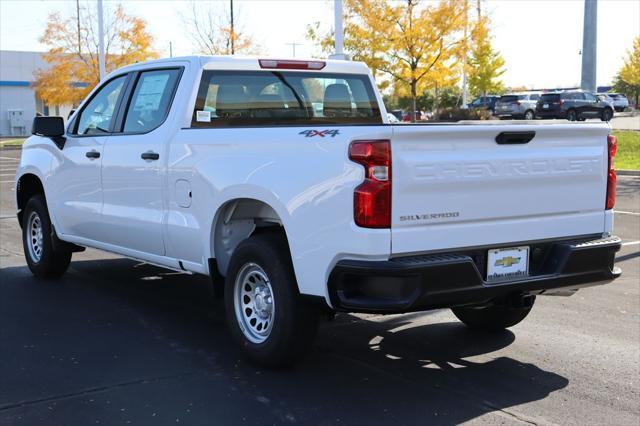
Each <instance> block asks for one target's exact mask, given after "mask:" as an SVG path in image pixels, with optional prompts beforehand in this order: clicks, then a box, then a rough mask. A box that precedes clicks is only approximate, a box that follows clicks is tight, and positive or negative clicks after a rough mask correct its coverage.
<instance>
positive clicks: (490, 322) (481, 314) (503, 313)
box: [451, 296, 536, 331]
mask: <svg viewBox="0 0 640 426" xmlns="http://www.w3.org/2000/svg"><path fill="white" fill-rule="evenodd" d="M535 300H536V297H535V296H514V297H510V298H504V299H496V300H494V301H493V304H491V305H489V306H481V307H475V306H462V307H458V308H451V311H452V312H453V314H454V315H455V316H456V317H457V318H458V319H459V320H460V321H462V322H463V323H464V324H465V325H466V326H467V327H469V328H471V329H474V330H481V331H498V330H504V329H505V328H509V327H512V326H514V325H516V324H518V323H519V322H521V321H522V320H523V319H525V318H526V317H527V315H529V312H531V308H533V304H534V302H535Z"/></svg>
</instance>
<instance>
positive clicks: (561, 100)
mask: <svg viewBox="0 0 640 426" xmlns="http://www.w3.org/2000/svg"><path fill="white" fill-rule="evenodd" d="M554 103H556V102H554ZM557 103H558V104H560V105H564V99H560V100H559V101H558V102H557Z"/></svg>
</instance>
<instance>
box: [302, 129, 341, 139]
mask: <svg viewBox="0 0 640 426" xmlns="http://www.w3.org/2000/svg"><path fill="white" fill-rule="evenodd" d="M298 134H299V135H304V136H305V137H306V138H312V137H314V136H320V137H321V138H324V137H325V136H331V137H332V138H334V137H336V136H337V135H339V134H340V131H338V129H327V130H303V131H301V132H300V133H298Z"/></svg>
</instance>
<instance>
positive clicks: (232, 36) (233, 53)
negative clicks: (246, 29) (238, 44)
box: [230, 0, 236, 55]
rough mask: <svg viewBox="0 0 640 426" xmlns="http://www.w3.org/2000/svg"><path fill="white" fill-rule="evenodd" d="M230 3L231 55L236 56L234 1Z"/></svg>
mask: <svg viewBox="0 0 640 426" xmlns="http://www.w3.org/2000/svg"><path fill="white" fill-rule="evenodd" d="M230 2H231V54H232V55H235V54H236V49H235V46H234V39H235V38H236V33H235V30H234V29H233V0H230Z"/></svg>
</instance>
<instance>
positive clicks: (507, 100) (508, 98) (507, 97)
mask: <svg viewBox="0 0 640 426" xmlns="http://www.w3.org/2000/svg"><path fill="white" fill-rule="evenodd" d="M518 98H519V97H518V96H516V95H505V96H501V97H500V100H499V102H501V103H505V104H509V103H512V102H516V101H517V100H518Z"/></svg>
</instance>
